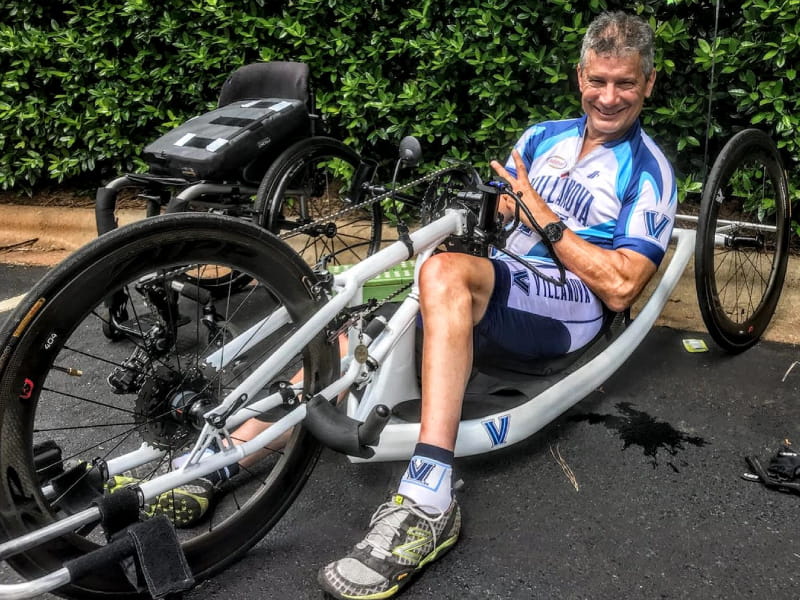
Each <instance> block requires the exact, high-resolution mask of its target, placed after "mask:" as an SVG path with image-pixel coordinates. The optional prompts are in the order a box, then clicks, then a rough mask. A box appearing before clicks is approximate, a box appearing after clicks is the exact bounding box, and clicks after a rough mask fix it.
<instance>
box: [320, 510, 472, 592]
mask: <svg viewBox="0 0 800 600" xmlns="http://www.w3.org/2000/svg"><path fill="white" fill-rule="evenodd" d="M460 530H461V510H460V509H459V507H458V504H457V503H456V501H455V500H453V502H452V503H451V504H450V507H449V508H448V509H447V510H446V511H445V512H443V513H439V514H437V515H430V514H428V513H426V512H425V511H424V510H422V507H421V506H420V505H418V504H416V503H414V502H413V501H411V500H410V499H408V498H406V497H405V496H402V495H400V494H397V495H395V496H393V497H392V499H391V500H390V501H389V502H386V503H385V504H382V505H381V506H380V507H378V510H376V511H375V514H373V515H372V520H371V521H370V531H369V533H368V534H367V536H366V537H365V538H364V539H363V540H362V541H361V542H359V543H358V544H356V546H355V548H353V550H352V552H350V554H348V555H347V556H345V557H344V558H342V559H340V560H337V561H336V562H332V563H331V564H329V565H327V566H326V567H323V568H322V569H321V570H320V572H319V576H318V578H317V579H318V581H319V584H320V585H321V586H322V589H323V590H325V591H326V592H327V593H329V594H331V595H332V596H334V597H335V598H340V599H352V598H362V599H369V600H381V599H383V598H389V597H391V596H394V595H395V594H396V593H397V592H398V591H400V589H401V588H403V587H404V586H405V585H407V584H408V583H409V581H410V580H411V576H412V575H413V574H414V573H416V572H417V571H419V570H420V569H422V568H423V567H424V566H425V565H427V564H429V563H431V562H433V561H434V560H436V559H437V558H439V557H440V556H442V555H443V554H444V553H445V552H447V551H448V550H449V549H450V548H452V546H453V545H454V544H455V543H456V540H457V539H458V534H459V531H460Z"/></svg>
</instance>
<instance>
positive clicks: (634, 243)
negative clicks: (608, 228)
mask: <svg viewBox="0 0 800 600" xmlns="http://www.w3.org/2000/svg"><path fill="white" fill-rule="evenodd" d="M645 154H646V155H645V156H640V157H639V161H638V167H637V168H636V169H635V170H634V171H633V172H632V173H630V174H629V179H628V180H627V182H626V184H625V186H624V190H625V191H624V192H623V195H622V210H621V211H620V216H619V219H618V221H617V228H616V231H615V232H614V241H613V247H614V248H615V249H619V248H626V249H629V250H634V251H635V252H638V253H639V254H643V255H644V256H646V257H647V258H649V259H650V260H651V261H653V263H655V265H656V266H658V265H660V264H661V260H662V259H663V258H664V254H665V252H666V250H667V245H668V244H669V241H670V237H671V236H672V228H673V226H674V225H675V212H676V209H677V189H676V185H675V177H674V175H673V173H672V167H671V166H670V164H669V162H668V161H667V159H666V157H664V155H663V154H662V153H661V151H660V150H658V148H656V147H655V146H654V145H653V146H652V147H649V148H648V152H646V153H645Z"/></svg>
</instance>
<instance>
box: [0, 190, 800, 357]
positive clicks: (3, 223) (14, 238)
mask: <svg viewBox="0 0 800 600" xmlns="http://www.w3.org/2000/svg"><path fill="white" fill-rule="evenodd" d="M118 206H119V208H120V210H118V211H117V216H118V218H119V220H120V223H121V224H124V223H128V222H131V221H135V220H137V219H140V218H143V216H144V206H143V205H142V204H141V203H140V202H137V201H136V200H134V199H130V198H128V199H126V198H120V200H119V203H118ZM65 208H67V209H69V210H64V209H65ZM53 223H57V226H55V227H54V226H53ZM95 235H96V232H95V229H94V194H93V192H91V193H90V192H80V191H75V190H69V189H57V188H56V189H52V190H44V191H42V192H40V193H38V194H36V195H35V196H33V197H29V196H20V195H17V194H13V193H8V192H0V262H5V263H15V264H26V265H45V266H52V265H55V264H57V263H58V262H60V261H61V260H63V259H64V258H66V257H67V256H68V255H69V254H70V253H71V252H72V251H74V250H75V249H77V248H78V247H80V246H81V245H82V244H84V243H87V242H88V241H90V240H91V239H93V238H94V236H95ZM643 296H644V297H647V296H648V294H647V291H645V293H644V294H643ZM640 304H641V303H637V304H636V305H634V308H633V314H634V315H635V314H636V312H637V311H638V309H639V307H640ZM798 306H800V256H792V257H790V260H789V267H788V269H787V273H786V280H785V283H784V288H783V292H782V295H781V299H780V302H779V304H778V308H777V310H776V313H775V317H774V318H773V320H772V323H771V325H770V327H769V329H768V330H767V332H766V334H765V336H764V338H765V339H767V340H771V341H777V342H784V343H790V344H800V310H798V308H797V307H798ZM657 325H661V326H667V327H672V328H675V329H680V330H685V331H696V332H699V333H703V334H705V331H706V329H705V325H704V324H703V321H702V317H701V315H700V310H699V308H698V304H697V296H696V293H695V284H694V268H693V266H692V261H691V260H690V261H689V265H688V267H687V269H686V271H685V272H684V274H683V276H682V278H681V280H680V282H679V284H678V286H677V287H676V289H675V290H674V291H673V293H672V294H671V296H670V299H669V301H668V302H667V305H666V306H665V307H664V310H663V311H662V314H661V317H660V318H659V320H658V321H657Z"/></svg>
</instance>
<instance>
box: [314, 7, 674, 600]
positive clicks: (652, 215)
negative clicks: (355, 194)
mask: <svg viewBox="0 0 800 600" xmlns="http://www.w3.org/2000/svg"><path fill="white" fill-rule="evenodd" d="M577 72H578V83H579V88H580V93H581V103H582V108H583V110H584V112H585V114H584V115H583V116H582V117H581V118H579V119H573V120H567V121H558V122H547V123H542V124H539V125H535V126H533V127H531V128H530V129H528V130H527V131H526V132H525V133H524V134H523V136H522V137H521V138H520V140H519V141H518V142H517V144H516V145H515V147H514V150H513V152H512V155H511V158H510V159H509V160H508V162H507V163H506V165H505V167H504V166H501V165H500V164H499V163H497V162H493V163H492V167H493V168H494V169H495V171H496V172H497V173H498V175H500V176H501V177H502V178H504V179H505V180H506V181H507V182H508V183H509V184H510V185H511V187H512V189H513V190H514V192H515V193H516V194H517V195H518V197H519V198H520V199H521V201H522V202H524V204H525V205H526V206H527V207H528V209H529V210H530V213H531V215H532V216H533V218H534V219H535V220H536V222H537V223H538V224H539V225H540V226H541V227H543V228H544V231H545V234H546V236H547V237H548V239H549V240H550V242H551V244H552V247H553V250H554V252H555V253H556V254H557V255H558V258H559V259H560V260H561V262H562V263H563V265H564V266H565V267H566V269H567V270H568V273H567V277H568V279H569V280H570V281H571V283H570V284H568V285H569V286H570V287H572V288H573V289H578V290H579V291H580V292H581V293H575V294H553V293H545V292H544V290H545V289H546V288H547V286H545V285H537V283H539V284H540V283H541V281H542V280H541V279H540V278H539V276H538V275H537V274H536V273H534V272H532V271H529V270H527V269H525V268H523V266H522V265H521V264H520V263H518V262H516V261H513V260H510V259H508V257H506V256H504V255H502V254H500V255H498V256H497V257H496V258H494V259H492V260H489V259H485V258H478V257H473V256H469V255H465V254H457V253H442V254H438V255H435V256H433V257H432V258H431V259H430V260H428V261H427V262H426V263H425V265H424V267H423V269H422V271H421V273H420V304H421V312H422V321H423V327H424V333H425V336H424V341H423V356H422V421H421V428H420V434H419V440H418V444H417V447H416V449H415V452H414V456H413V457H412V458H411V461H410V462H409V466H408V469H407V470H406V472H405V474H404V476H403V478H402V479H401V481H400V486H399V488H398V491H397V494H396V495H395V496H394V497H393V498H392V499H391V500H390V501H389V502H387V503H386V504H384V505H382V506H381V507H379V508H378V510H377V511H376V512H375V514H374V515H373V517H372V521H371V523H370V531H369V533H368V534H367V536H366V537H365V538H364V539H363V540H362V541H361V542H360V543H358V544H357V545H356V546H355V547H354V548H353V550H352V552H351V553H350V554H349V555H347V556H346V557H344V558H342V559H340V560H338V561H335V562H333V563H331V564H329V565H327V566H325V567H324V568H323V569H321V570H320V573H319V577H318V579H319V582H320V585H321V586H322V588H323V589H324V590H325V591H326V592H328V593H330V594H331V595H333V596H335V597H337V598H373V599H376V598H388V597H390V596H392V595H394V594H395V593H397V591H399V590H400V589H401V588H402V587H403V586H405V585H406V584H407V583H408V582H409V581H410V580H411V578H412V575H413V574H414V573H415V572H416V571H418V570H420V569H421V568H422V567H424V566H425V565H426V564H429V563H430V562H432V561H433V560H435V559H437V558H439V557H440V556H441V555H442V554H443V553H444V552H446V551H447V550H449V549H450V548H451V547H452V546H453V544H455V542H456V540H457V539H458V534H459V530H460V527H461V514H460V510H459V507H458V504H457V503H456V501H455V499H454V498H453V495H452V465H453V455H454V448H455V443H456V435H457V432H458V424H459V420H460V413H461V403H462V400H463V392H464V390H465V387H466V384H467V380H468V377H469V374H470V371H471V367H472V364H473V355H475V356H480V355H482V354H484V353H489V354H495V355H497V354H499V355H501V356H508V357H509V358H510V359H512V360H516V361H520V360H522V361H525V360H529V359H532V358H536V357H545V356H555V355H561V354H564V353H566V352H570V351H572V350H576V349H578V348H580V347H581V346H583V345H585V344H587V343H588V342H589V341H590V340H591V339H592V338H594V337H595V335H596V334H597V333H598V332H599V331H600V328H601V326H602V322H603V312H604V306H605V307H606V308H608V309H610V310H612V311H622V310H624V309H626V308H628V307H629V306H630V305H631V304H632V303H633V301H634V300H635V299H636V297H637V296H638V295H639V293H640V292H641V291H642V289H643V287H644V286H645V284H646V283H647V282H648V280H649V279H650V278H651V277H652V276H653V274H654V273H655V272H656V269H657V268H658V265H659V263H660V261H661V259H662V257H663V255H664V251H665V249H666V245H667V243H668V241H669V238H670V232H671V229H672V225H673V222H674V215H675V208H676V190H675V183H674V179H673V175H672V171H671V168H670V166H669V163H668V161H667V160H666V158H665V157H664V155H663V154H662V152H661V151H660V150H659V149H658V147H657V146H656V145H655V143H654V142H653V141H652V140H651V139H650V138H649V137H648V136H647V135H646V134H645V133H644V132H643V131H642V129H641V127H640V125H639V114H640V113H641V110H642V106H643V104H644V100H645V98H647V97H649V96H650V94H651V92H652V90H653V85H654V83H655V77H656V75H655V71H654V70H653V32H652V30H651V28H650V27H649V26H648V25H647V23H646V22H644V21H643V20H641V19H639V18H638V17H633V16H629V15H626V14H624V13H619V12H617V13H610V14H603V15H601V16H600V17H598V18H597V19H596V20H595V21H594V22H593V23H592V24H591V25H590V26H589V28H588V31H587V33H586V37H585V39H584V41H583V46H582V49H581V58H580V63H579V65H578V68H577ZM500 211H501V213H502V214H503V215H504V217H505V218H506V219H507V220H510V219H511V217H512V215H513V214H514V203H513V202H512V201H509V200H504V201H503V203H502V205H501V206H500ZM507 247H508V248H509V249H510V250H513V251H514V252H515V253H517V254H521V255H525V257H526V258H528V259H530V260H533V261H535V262H536V264H537V265H538V267H539V268H540V270H541V271H543V272H548V270H549V271H552V270H553V265H552V260H550V259H548V257H547V256H546V252H545V250H544V248H545V245H544V244H543V243H542V242H541V241H540V238H539V236H538V235H537V234H536V233H534V227H533V226H532V224H531V223H530V222H529V221H528V220H527V218H526V217H523V218H522V224H521V225H520V226H519V228H518V229H517V230H516V231H515V232H514V233H513V234H512V235H511V236H510V237H509V240H508V244H507ZM574 286H578V288H574ZM584 291H585V293H584ZM540 294H541V295H540ZM442 357H447V358H446V360H447V368H441V366H440V365H441V361H442Z"/></svg>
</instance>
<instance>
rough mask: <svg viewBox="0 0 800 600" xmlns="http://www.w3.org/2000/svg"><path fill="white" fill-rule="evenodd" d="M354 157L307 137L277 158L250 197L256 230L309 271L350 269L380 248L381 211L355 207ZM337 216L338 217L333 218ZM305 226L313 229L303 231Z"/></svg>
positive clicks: (341, 146) (336, 145)
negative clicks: (323, 262) (322, 266)
mask: <svg viewBox="0 0 800 600" xmlns="http://www.w3.org/2000/svg"><path fill="white" fill-rule="evenodd" d="M359 165H360V160H359V157H358V155H357V154H356V153H355V152H353V151H352V150H351V149H350V148H348V147H347V146H345V145H344V144H343V143H341V142H340V141H338V140H335V139H333V138H327V137H312V138H308V139H305V140H301V141H300V142H298V143H296V144H295V145H293V146H292V147H290V148H289V149H288V150H286V151H285V152H284V153H282V154H281V155H280V156H279V157H278V158H277V159H276V160H275V162H274V163H272V165H271V166H270V168H269V170H268V171H267V173H266V175H265V176H264V179H263V180H262V182H261V185H260V187H259V189H258V194H257V196H256V213H257V214H258V215H259V216H260V219H261V225H262V226H263V227H265V228H266V229H268V230H269V231H272V232H274V233H275V234H277V235H279V236H280V237H282V238H284V239H285V240H286V241H287V243H288V244H289V245H290V246H292V248H294V249H295V250H296V251H297V253H298V254H300V256H301V257H302V258H303V260H305V261H306V262H307V263H308V264H310V265H315V264H316V263H317V262H319V261H320V259H322V258H323V257H327V258H328V261H329V263H330V264H352V263H356V262H358V261H360V260H362V259H363V258H365V257H366V256H368V255H370V254H372V253H373V252H376V251H377V250H378V249H379V248H380V244H381V207H380V205H379V204H377V203H374V204H371V205H368V206H366V207H364V208H360V209H356V210H348V209H350V207H351V206H352V205H353V204H354V203H357V201H358V196H359V193H358V190H354V189H353V188H354V187H357V186H354V185H353V182H354V180H355V179H356V177H357V175H358V171H359ZM341 211H346V212H343V213H342V214H339V213H340V212H341ZM310 223H316V224H315V225H314V226H309V224H310Z"/></svg>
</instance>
